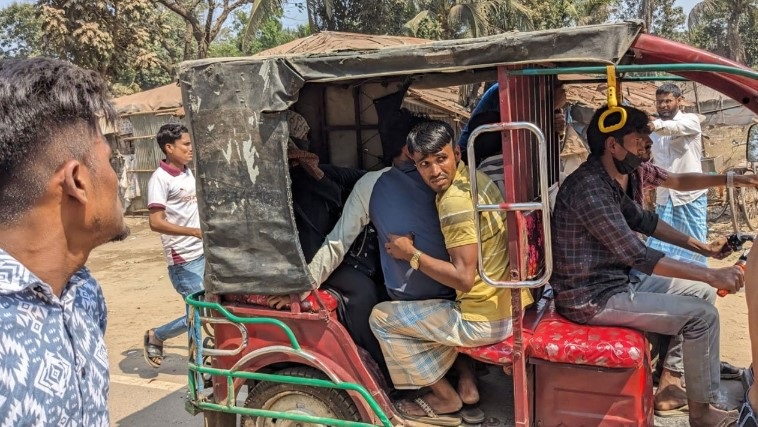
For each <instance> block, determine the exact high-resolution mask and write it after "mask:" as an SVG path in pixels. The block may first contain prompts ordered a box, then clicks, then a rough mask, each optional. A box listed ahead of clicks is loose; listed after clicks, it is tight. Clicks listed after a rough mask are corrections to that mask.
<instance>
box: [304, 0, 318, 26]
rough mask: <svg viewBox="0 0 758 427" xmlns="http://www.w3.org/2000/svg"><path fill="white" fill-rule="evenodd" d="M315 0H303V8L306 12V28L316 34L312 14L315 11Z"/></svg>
mask: <svg viewBox="0 0 758 427" xmlns="http://www.w3.org/2000/svg"><path fill="white" fill-rule="evenodd" d="M314 1H315V0H305V9H306V12H308V29H309V30H310V33H311V34H316V20H315V18H314V17H313V15H314V14H315V13H316V5H315V4H314Z"/></svg>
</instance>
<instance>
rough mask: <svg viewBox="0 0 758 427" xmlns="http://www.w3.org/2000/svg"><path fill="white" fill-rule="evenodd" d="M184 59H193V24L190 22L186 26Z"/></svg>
mask: <svg viewBox="0 0 758 427" xmlns="http://www.w3.org/2000/svg"><path fill="white" fill-rule="evenodd" d="M183 56H184V60H185V61H188V60H190V59H192V25H191V24H190V23H189V22H188V23H187V24H186V25H185V27H184V54H183Z"/></svg>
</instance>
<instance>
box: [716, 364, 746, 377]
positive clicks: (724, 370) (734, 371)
mask: <svg viewBox="0 0 758 427" xmlns="http://www.w3.org/2000/svg"><path fill="white" fill-rule="evenodd" d="M720 367H721V379H722V380H736V379H739V378H741V377H742V371H743V370H742V368H738V367H736V366H734V365H732V364H731V363H728V362H721V365H720Z"/></svg>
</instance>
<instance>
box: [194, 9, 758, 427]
mask: <svg viewBox="0 0 758 427" xmlns="http://www.w3.org/2000/svg"><path fill="white" fill-rule="evenodd" d="M638 73H648V74H645V75H643V76H638ZM649 73H659V75H653V76H650V75H649ZM660 73H665V77H662V76H661V75H660ZM573 75H592V76H598V77H593V78H592V79H590V80H591V81H595V82H598V83H599V84H606V85H607V87H608V90H607V92H608V102H609V104H610V105H611V106H613V105H617V104H618V103H619V102H621V101H622V100H621V92H622V91H621V90H620V88H621V84H622V82H624V81H633V80H644V79H666V80H674V79H682V78H684V79H688V80H691V81H694V82H698V83H701V84H704V85H707V86H709V87H712V88H714V89H716V90H718V91H720V92H722V93H724V94H725V95H727V96H730V97H732V98H734V99H736V100H738V101H739V102H740V103H741V104H742V105H744V106H745V107H746V108H748V109H750V110H751V111H753V112H755V113H758V73H757V72H756V71H754V70H751V69H749V68H746V67H744V66H742V65H740V64H737V63H734V62H731V61H729V60H726V59H724V58H721V57H718V56H716V55H714V54H711V53H707V52H704V51H701V50H698V49H695V48H692V47H690V46H686V45H683V44H680V43H677V42H673V41H669V40H665V39H662V38H659V37H656V36H652V35H649V34H646V33H645V31H644V26H643V24H642V23H640V22H636V21H629V22H621V23H613V24H603V25H595V26H583V27H574V28H565V29H558V30H547V31H535V32H523V33H522V32H514V33H506V34H500V35H496V36H490V37H483V38H477V39H465V40H448V41H438V42H432V43H428V44H422V45H413V46H402V47H393V48H385V49H376V50H365V51H333V52H329V53H324V54H309V55H285V56H279V57H271V58H256V57H251V58H222V59H205V60H197V61H190V62H185V63H183V64H182V65H181V70H180V83H181V87H182V96H183V101H184V106H185V110H186V111H187V117H188V120H189V124H190V128H191V132H192V136H193V140H194V142H195V144H196V149H195V151H196V153H197V156H196V159H197V160H196V163H197V164H196V168H197V171H196V177H197V182H198V198H199V206H200V217H201V224H202V230H203V241H204V245H205V255H206V260H207V261H206V262H207V264H206V273H205V289H206V290H205V293H203V294H196V295H192V296H190V297H188V298H187V303H188V304H189V306H190V312H189V317H190V324H191V328H193V330H194V331H195V333H193V334H190V337H191V338H190V340H191V342H190V361H189V375H188V380H189V398H188V401H187V409H188V410H189V411H191V412H192V413H199V412H202V413H203V414H204V416H205V420H206V425H209V426H227V425H229V426H231V425H237V423H238V417H237V416H238V415H241V416H242V419H241V423H242V425H245V426H252V425H256V426H258V425H261V426H262V425H290V424H293V425H302V424H323V425H335V426H370V425H382V426H385V427H390V426H393V425H410V424H412V423H409V422H408V421H407V420H404V419H403V418H402V417H401V416H400V414H398V412H397V411H396V410H395V409H394V407H393V405H392V402H391V400H390V398H389V397H388V395H387V393H386V390H385V389H384V388H383V387H382V385H381V384H382V382H381V381H380V379H379V378H377V373H376V370H375V369H372V366H371V363H370V361H367V360H366V359H365V357H362V352H361V351H360V350H359V349H358V348H357V346H356V345H355V344H354V343H353V342H352V340H351V338H350V335H349V334H348V333H347V331H346V330H345V327H344V326H343V325H342V324H341V323H340V321H339V318H338V316H337V313H336V307H337V303H336V301H335V300H334V298H332V297H331V295H330V294H328V293H326V292H324V291H322V290H314V289H313V288H312V286H311V283H312V280H311V278H310V277H309V274H308V272H307V268H306V263H305V259H304V257H303V254H302V250H301V248H300V247H299V243H298V231H297V228H296V224H295V220H294V213H293V208H292V204H291V192H290V178H289V175H288V164H287V155H286V147H287V142H288V136H289V131H290V129H289V127H288V122H287V111H288V110H291V111H296V112H297V113H299V114H300V115H302V116H303V117H304V118H305V119H306V120H307V121H308V123H309V124H310V126H311V147H310V150H311V151H312V152H314V153H317V154H318V155H319V156H320V158H321V159H322V161H323V162H324V163H332V164H336V165H340V166H352V167H357V168H362V169H372V168H373V169H375V168H378V167H381V165H380V164H379V162H378V161H377V159H378V158H381V154H382V153H381V141H380V140H381V132H380V128H381V124H382V111H381V108H377V106H376V105H377V104H376V101H377V100H379V99H381V98H383V97H385V96H387V95H390V94H397V93H400V94H401V95H402V94H403V93H404V91H406V90H408V88H409V87H410V88H420V89H423V88H436V87H447V86H454V85H462V84H468V83H479V82H489V81H497V82H498V83H499V95H500V98H499V99H500V116H501V122H500V123H495V124H490V125H484V126H481V127H479V128H477V129H475V130H473V132H472V134H471V136H470V139H469V145H468V154H469V156H468V159H469V162H470V164H469V166H470V168H471V170H472V171H473V170H474V169H475V165H474V164H473V163H471V162H473V159H474V153H475V150H476V147H477V144H476V142H477V138H479V137H480V136H481V135H482V134H483V133H485V132H499V133H500V134H501V139H502V148H503V163H504V177H505V184H506V188H505V195H504V196H505V203H503V204H502V205H499V206H476V208H477V210H478V211H483V210H488V209H489V210H492V209H501V210H504V211H507V212H508V214H507V222H508V239H509V256H510V266H511V271H510V278H509V280H508V281H503V282H498V281H493V280H491V279H486V280H488V282H489V283H490V284H491V285H492V286H501V287H509V288H514V289H515V288H532V289H538V288H545V287H546V285H548V284H549V279H550V275H551V271H552V260H551V251H550V248H551V244H550V229H549V223H550V221H548V220H546V218H549V215H550V204H549V200H550V194H553V193H554V192H555V191H557V188H558V184H559V168H560V165H559V155H558V154H559V149H560V141H559V136H558V135H557V134H556V132H555V131H554V129H553V123H552V113H553V108H552V105H553V97H554V92H553V90H554V87H555V86H556V85H557V82H558V80H557V79H558V77H559V76H560V77H561V79H562V81H563V82H564V83H567V82H571V81H572V77H571V76H573ZM582 81H587V79H586V78H583V80H582ZM401 98H402V97H400V99H401ZM472 182H475V180H474V181H472ZM472 187H473V188H472V192H473V193H474V194H476V191H477V189H476V186H475V185H473V186H472ZM475 200H476V199H475ZM480 255H481V245H480ZM303 292H309V293H310V294H309V295H308V297H307V298H304V299H302V300H300V299H299V295H300V294H301V293H303ZM269 295H292V297H293V303H292V304H291V306H290V308H289V309H287V310H275V309H272V308H269V307H268V306H267V304H266V298H267V296H269ZM512 302H513V321H514V334H513V336H512V337H510V338H508V339H507V340H505V341H504V342H502V343H496V344H493V345H489V346H484V347H477V348H460V349H459V351H460V352H461V353H464V354H467V355H469V356H471V357H472V358H474V359H476V360H478V361H481V362H484V363H486V364H489V365H492V366H498V367H500V368H501V369H502V371H503V372H504V373H505V374H506V375H508V376H512V384H513V390H512V394H509V393H507V391H503V390H502V387H501V389H499V391H494V387H496V386H495V385H493V386H492V387H493V391H492V392H490V391H489V390H487V391H485V392H483V393H482V394H483V395H485V394H486V395H488V396H489V397H490V398H492V399H497V400H500V401H506V402H507V404H508V405H511V404H512V405H513V407H514V410H513V420H512V422H513V423H514V424H515V425H517V426H523V427H527V426H590V425H603V426H651V425H653V423H654V421H653V419H654V418H653V404H652V402H653V383H652V376H651V364H650V360H649V358H650V356H649V345H648V341H647V340H646V337H645V336H644V335H643V334H642V333H641V332H639V331H635V330H631V329H626V328H618V327H599V326H587V325H578V324H574V323H572V322H570V321H568V320H567V319H565V318H563V317H561V316H560V315H559V314H557V313H556V312H555V310H554V308H553V305H552V302H551V293H550V292H549V290H548V291H545V292H544V293H543V294H542V296H541V298H540V299H539V301H538V303H537V304H536V306H535V307H534V308H532V309H529V310H526V311H523V310H521V303H520V297H519V293H518V292H514V293H513V301H512ZM193 336H197V337H201V338H197V339H196V338H193ZM499 378H501V379H502V378H503V377H499ZM495 382H499V383H500V384H503V381H501V380H500V379H498V380H497V381H495ZM487 386H488V385H485V387H487ZM500 393H503V394H500ZM245 394H246V397H244V396H245Z"/></svg>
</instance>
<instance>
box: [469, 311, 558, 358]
mask: <svg viewBox="0 0 758 427" xmlns="http://www.w3.org/2000/svg"><path fill="white" fill-rule="evenodd" d="M548 305H549V301H548V299H547V298H546V299H544V300H541V301H540V302H539V303H538V304H536V305H535V306H534V307H532V308H530V309H528V310H526V311H525V312H524V321H523V325H524V329H523V330H524V333H523V343H524V345H523V348H524V349H528V346H529V341H531V339H532V335H533V334H534V329H535V328H536V327H537V325H538V324H539V323H538V322H539V319H540V316H542V313H543V312H544V311H545V310H546V307H547V306H548ZM513 341H514V337H513V335H511V336H509V337H508V338H506V339H505V340H503V341H500V342H497V343H494V344H490V345H483V346H479V347H458V352H459V353H463V354H466V355H468V356H470V357H471V358H473V359H476V360H478V361H480V362H485V363H491V364H495V365H510V364H512V363H513Z"/></svg>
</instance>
